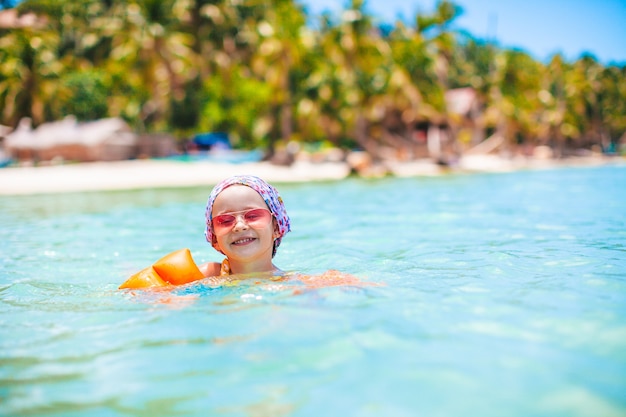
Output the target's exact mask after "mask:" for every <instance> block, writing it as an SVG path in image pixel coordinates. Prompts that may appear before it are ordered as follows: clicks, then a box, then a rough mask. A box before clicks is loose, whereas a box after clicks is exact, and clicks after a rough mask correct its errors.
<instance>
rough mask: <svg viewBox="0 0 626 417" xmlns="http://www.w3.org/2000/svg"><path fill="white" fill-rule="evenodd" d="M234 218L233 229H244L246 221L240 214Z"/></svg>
mask: <svg viewBox="0 0 626 417" xmlns="http://www.w3.org/2000/svg"><path fill="white" fill-rule="evenodd" d="M235 218H236V220H235V226H234V227H233V230H245V229H247V228H248V223H246V221H245V219H244V218H243V216H242V215H238V216H237V217H235Z"/></svg>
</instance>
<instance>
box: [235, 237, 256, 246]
mask: <svg viewBox="0 0 626 417" xmlns="http://www.w3.org/2000/svg"><path fill="white" fill-rule="evenodd" d="M253 240H254V239H253V238H251V237H248V238H245V239H241V240H237V241H235V242H233V244H234V245H240V244H242V243H248V242H252V241H253Z"/></svg>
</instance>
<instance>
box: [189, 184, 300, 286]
mask: <svg viewBox="0 0 626 417" xmlns="http://www.w3.org/2000/svg"><path fill="white" fill-rule="evenodd" d="M205 214H206V229H205V236H206V240H207V241H208V242H209V243H210V244H211V245H212V246H213V247H214V248H215V249H216V250H217V251H219V252H221V253H222V254H224V255H226V259H224V261H222V263H221V264H219V263H215V262H209V263H206V264H203V265H201V266H200V271H201V272H202V274H203V275H204V276H205V277H214V276H225V275H231V274H249V273H258V272H271V273H281V271H280V270H279V269H278V268H277V267H276V266H275V265H274V264H273V263H272V258H273V257H274V255H276V250H277V249H278V246H279V245H280V242H281V240H282V238H283V236H284V235H285V234H286V233H287V232H289V231H290V230H291V225H290V222H289V216H288V215H287V211H286V210H285V204H284V203H283V199H282V198H281V197H280V195H279V194H278V191H277V190H276V188H274V187H272V186H271V185H270V184H268V183H267V182H265V181H263V180H262V179H261V178H258V177H254V176H252V175H240V176H234V177H231V178H227V179H226V180H224V181H222V182H221V183H219V184H217V185H216V186H215V188H213V191H212V192H211V195H210V196H209V200H208V202H207V206H206V213H205Z"/></svg>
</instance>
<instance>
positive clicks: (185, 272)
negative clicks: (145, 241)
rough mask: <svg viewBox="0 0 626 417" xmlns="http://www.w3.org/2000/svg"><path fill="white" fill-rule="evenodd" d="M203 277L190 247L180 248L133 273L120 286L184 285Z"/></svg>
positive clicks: (121, 287)
mask: <svg viewBox="0 0 626 417" xmlns="http://www.w3.org/2000/svg"><path fill="white" fill-rule="evenodd" d="M202 278H204V275H203V274H202V272H200V269H198V266H197V265H196V263H195V262H194V261H193V258H192V257H191V252H190V251H189V249H180V250H177V251H175V252H172V253H170V254H168V255H165V256H164V257H162V258H161V259H159V260H158V261H156V262H155V263H154V264H153V265H152V266H149V267H148V268H145V269H142V270H141V271H139V272H137V273H136V274H134V275H132V276H131V277H130V278H128V279H127V280H126V281H125V282H124V283H123V284H122V285H120V287H119V288H120V289H123V288H150V287H165V286H167V285H182V284H187V283H189V282H193V281H197V280H199V279H202Z"/></svg>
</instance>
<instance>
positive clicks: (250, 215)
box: [212, 208, 272, 235]
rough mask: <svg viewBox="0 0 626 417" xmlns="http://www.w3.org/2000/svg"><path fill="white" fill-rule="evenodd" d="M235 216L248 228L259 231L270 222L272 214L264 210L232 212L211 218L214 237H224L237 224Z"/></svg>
mask: <svg viewBox="0 0 626 417" xmlns="http://www.w3.org/2000/svg"><path fill="white" fill-rule="evenodd" d="M237 214H239V215H240V216H241V217H242V218H243V221H244V222H245V223H246V224H247V225H248V226H250V227H253V228H255V229H260V228H262V227H265V226H267V225H268V224H269V223H270V222H271V221H272V212H271V211H269V210H267V209H264V208H255V209H250V210H242V211H233V212H232V213H224V214H220V215H219V216H215V217H213V220H212V224H213V231H214V233H215V234H216V235H224V234H226V233H228V232H230V231H231V230H232V228H233V227H235V224H237V216H236V215H237Z"/></svg>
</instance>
